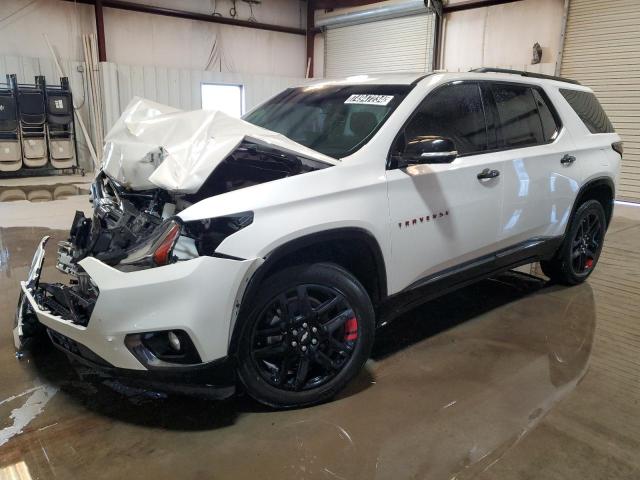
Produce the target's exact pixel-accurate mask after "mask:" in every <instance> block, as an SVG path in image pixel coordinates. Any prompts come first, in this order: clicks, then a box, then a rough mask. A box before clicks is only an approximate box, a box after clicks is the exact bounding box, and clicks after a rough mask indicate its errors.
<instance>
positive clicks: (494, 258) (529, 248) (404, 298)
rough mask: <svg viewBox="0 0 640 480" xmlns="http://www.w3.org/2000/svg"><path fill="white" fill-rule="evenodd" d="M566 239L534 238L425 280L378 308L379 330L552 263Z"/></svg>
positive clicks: (394, 296)
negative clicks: (436, 302) (444, 299)
mask: <svg viewBox="0 0 640 480" xmlns="http://www.w3.org/2000/svg"><path fill="white" fill-rule="evenodd" d="M563 240H564V237H563V236H560V237H544V238H532V239H529V240H526V241H524V242H522V243H519V244H517V245H514V246H512V247H508V248H506V249H503V250H499V251H497V252H494V253H491V254H489V255H485V256H482V257H479V258H477V259H474V260H471V261H468V262H465V263H463V264H461V265H456V266H454V267H451V268H448V269H446V270H443V271H441V272H438V273H435V274H433V275H429V276H427V277H424V278H422V279H420V280H418V281H416V282H414V283H412V284H411V285H409V286H408V287H407V288H405V289H404V290H402V291H400V292H398V293H396V294H394V295H392V296H390V297H387V299H386V300H384V301H383V303H382V304H381V305H380V306H379V308H378V315H377V317H378V326H381V325H384V324H386V323H388V322H389V321H391V320H393V319H394V318H396V317H397V316H399V315H401V314H403V313H405V312H407V311H409V310H411V309H413V308H415V307H417V306H418V305H421V304H423V303H425V302H428V301H429V300H433V299H434V298H437V297H440V296H442V295H445V294H447V293H449V292H451V291H454V290H457V289H459V288H462V287H465V286H467V285H470V284H472V283H476V282H478V281H480V280H483V279H485V278H487V277H490V276H492V275H495V274H497V273H500V272H503V271H505V270H510V269H512V268H516V267H519V266H521V265H526V264H528V263H533V262H538V261H540V260H548V259H551V258H552V257H553V256H554V255H555V253H556V252H557V251H558V249H559V248H560V246H561V245H562V242H563Z"/></svg>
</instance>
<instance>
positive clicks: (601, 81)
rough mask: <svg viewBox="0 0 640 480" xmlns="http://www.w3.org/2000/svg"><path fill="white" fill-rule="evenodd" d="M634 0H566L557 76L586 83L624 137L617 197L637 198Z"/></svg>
mask: <svg viewBox="0 0 640 480" xmlns="http://www.w3.org/2000/svg"><path fill="white" fill-rule="evenodd" d="M638 25H640V1H639V0H615V1H609V2H603V1H602V0H571V2H570V3H569V15H568V21H567V29H566V37H565V44H564V49H563V55H562V67H561V74H562V76H565V77H569V78H574V79H576V80H578V81H580V82H581V83H582V84H584V85H587V86H589V87H591V88H592V89H593V90H594V92H595V93H596V96H597V97H598V99H599V100H600V103H602V106H603V107H604V109H605V111H606V112H607V115H608V116H609V119H610V120H611V122H612V123H613V125H614V127H615V129H616V131H617V132H618V133H619V134H620V136H621V137H622V139H623V140H624V159H623V162H622V172H621V176H620V185H619V187H618V192H617V196H618V197H619V198H621V199H626V200H632V201H636V202H640V27H638Z"/></svg>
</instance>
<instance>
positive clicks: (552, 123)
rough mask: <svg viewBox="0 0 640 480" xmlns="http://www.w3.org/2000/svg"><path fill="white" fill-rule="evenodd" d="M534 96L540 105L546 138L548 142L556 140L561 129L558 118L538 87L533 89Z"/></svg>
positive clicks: (539, 110)
mask: <svg viewBox="0 0 640 480" xmlns="http://www.w3.org/2000/svg"><path fill="white" fill-rule="evenodd" d="M531 91H532V92H533V98H534V99H535V101H536V104H537V105H538V113H540V120H542V131H543V133H544V139H545V140H546V141H547V142H550V141H551V140H554V139H555V138H556V136H557V135H558V131H559V130H560V125H559V124H558V122H556V118H555V117H554V116H553V113H552V112H551V109H550V108H549V105H548V104H547V101H545V99H544V98H542V94H541V93H540V92H539V91H538V90H537V89H535V88H534V89H532V90H531Z"/></svg>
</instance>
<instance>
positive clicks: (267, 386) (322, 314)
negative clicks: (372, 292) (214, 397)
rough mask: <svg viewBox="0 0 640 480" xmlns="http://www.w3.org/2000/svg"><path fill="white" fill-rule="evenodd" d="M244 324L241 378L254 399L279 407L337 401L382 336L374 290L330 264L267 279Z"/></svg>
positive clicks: (292, 269) (291, 270)
mask: <svg viewBox="0 0 640 480" xmlns="http://www.w3.org/2000/svg"><path fill="white" fill-rule="evenodd" d="M305 299H307V300H306V301H305ZM240 321H242V322H243V324H241V325H242V331H241V334H240V339H239V343H238V374H239V378H240V380H241V381H242V383H243V384H244V386H245V388H246V391H247V393H248V394H249V395H250V396H251V397H253V398H254V399H255V400H257V401H259V402H261V403H263V404H265V405H268V406H271V407H276V408H291V407H303V406H308V405H314V404H317V403H321V402H324V401H326V400H329V399H330V398H332V397H334V396H335V395H336V394H337V393H338V392H339V391H340V390H342V389H343V388H344V387H345V386H346V385H347V384H348V383H349V381H351V380H352V379H353V378H354V377H355V376H356V375H357V374H358V372H360V370H361V369H362V366H363V365H364V363H365V362H366V361H367V359H368V358H369V354H370V353H371V347H372V345H373V338H374V331H375V313H374V310H373V306H372V304H371V300H370V298H369V296H368V294H367V292H366V290H365V289H364V287H363V286H362V285H361V284H360V282H359V281H358V280H357V279H356V278H355V277H354V276H353V275H352V274H351V273H349V272H348V271H347V270H345V269H343V268H342V267H339V266H337V265H334V264H330V263H316V264H310V265H302V266H295V267H290V268H287V269H285V270H282V271H280V272H277V273H275V274H274V275H273V276H271V277H269V278H267V279H266V280H265V281H264V283H263V288H262V290H261V291H260V293H259V294H258V295H257V297H256V298H255V301H253V302H252V306H251V308H250V313H249V314H248V315H247V316H246V317H245V318H244V319H240Z"/></svg>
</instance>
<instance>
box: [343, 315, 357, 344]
mask: <svg viewBox="0 0 640 480" xmlns="http://www.w3.org/2000/svg"><path fill="white" fill-rule="evenodd" d="M357 338H358V320H357V319H356V317H351V318H350V319H349V320H347V321H346V323H345V324H344V339H345V340H346V341H348V342H353V341H354V340H356V339H357Z"/></svg>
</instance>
